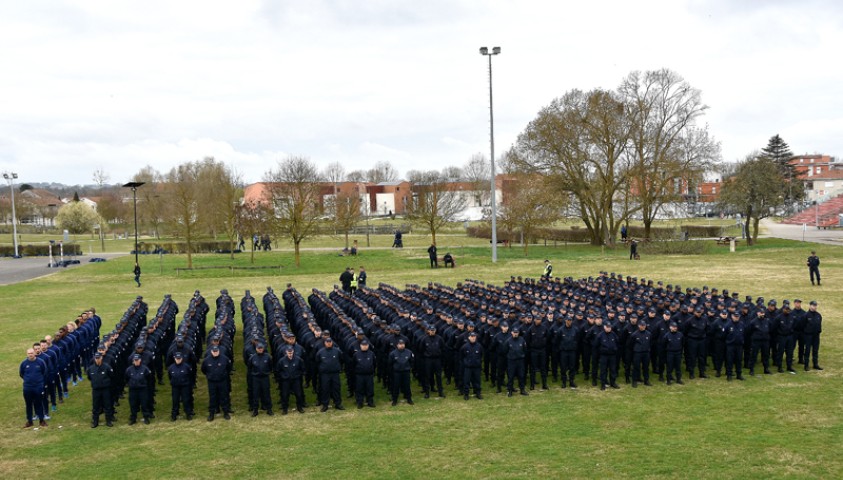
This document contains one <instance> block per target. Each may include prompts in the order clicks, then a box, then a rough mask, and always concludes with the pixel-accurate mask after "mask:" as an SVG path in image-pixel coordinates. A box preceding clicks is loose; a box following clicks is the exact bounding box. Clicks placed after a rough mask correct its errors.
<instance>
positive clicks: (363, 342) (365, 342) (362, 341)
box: [360, 338, 369, 345]
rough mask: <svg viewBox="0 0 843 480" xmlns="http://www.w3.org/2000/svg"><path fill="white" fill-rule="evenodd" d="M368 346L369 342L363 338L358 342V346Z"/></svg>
mask: <svg viewBox="0 0 843 480" xmlns="http://www.w3.org/2000/svg"><path fill="white" fill-rule="evenodd" d="M368 344H369V341H368V340H366V339H365V338H364V339H363V340H360V345H368Z"/></svg>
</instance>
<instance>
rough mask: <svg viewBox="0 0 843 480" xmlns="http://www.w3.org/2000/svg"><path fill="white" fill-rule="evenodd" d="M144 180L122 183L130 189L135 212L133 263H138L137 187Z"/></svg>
mask: <svg viewBox="0 0 843 480" xmlns="http://www.w3.org/2000/svg"><path fill="white" fill-rule="evenodd" d="M145 183H146V182H129V183H127V184H125V185H123V187H124V188H131V189H132V205H133V210H134V213H135V264H137V263H138V187H140V186H141V185H143V184H145Z"/></svg>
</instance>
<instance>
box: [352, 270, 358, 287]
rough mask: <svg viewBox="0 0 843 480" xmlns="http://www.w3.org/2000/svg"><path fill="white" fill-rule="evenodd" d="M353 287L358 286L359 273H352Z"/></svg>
mask: <svg viewBox="0 0 843 480" xmlns="http://www.w3.org/2000/svg"><path fill="white" fill-rule="evenodd" d="M351 288H357V275H355V274H353V273H352V274H351Z"/></svg>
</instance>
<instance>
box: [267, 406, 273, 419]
mask: <svg viewBox="0 0 843 480" xmlns="http://www.w3.org/2000/svg"><path fill="white" fill-rule="evenodd" d="M266 414H267V415H269V416H270V417H272V416H275V412H273V411H272V409H271V408H270V409H269V410H267V411H266Z"/></svg>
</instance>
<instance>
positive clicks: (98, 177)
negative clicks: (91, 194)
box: [93, 167, 110, 192]
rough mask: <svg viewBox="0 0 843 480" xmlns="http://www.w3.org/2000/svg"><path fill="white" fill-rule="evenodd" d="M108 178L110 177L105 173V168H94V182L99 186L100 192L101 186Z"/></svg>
mask: <svg viewBox="0 0 843 480" xmlns="http://www.w3.org/2000/svg"><path fill="white" fill-rule="evenodd" d="M109 178H110V177H109V176H108V174H107V173H105V170H103V168H102V167H99V168H97V169H96V170H94V177H93V179H94V183H96V184H97V187H98V188H99V190H100V192H102V188H103V187H104V186H105V184H106V183H108V179H109Z"/></svg>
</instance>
